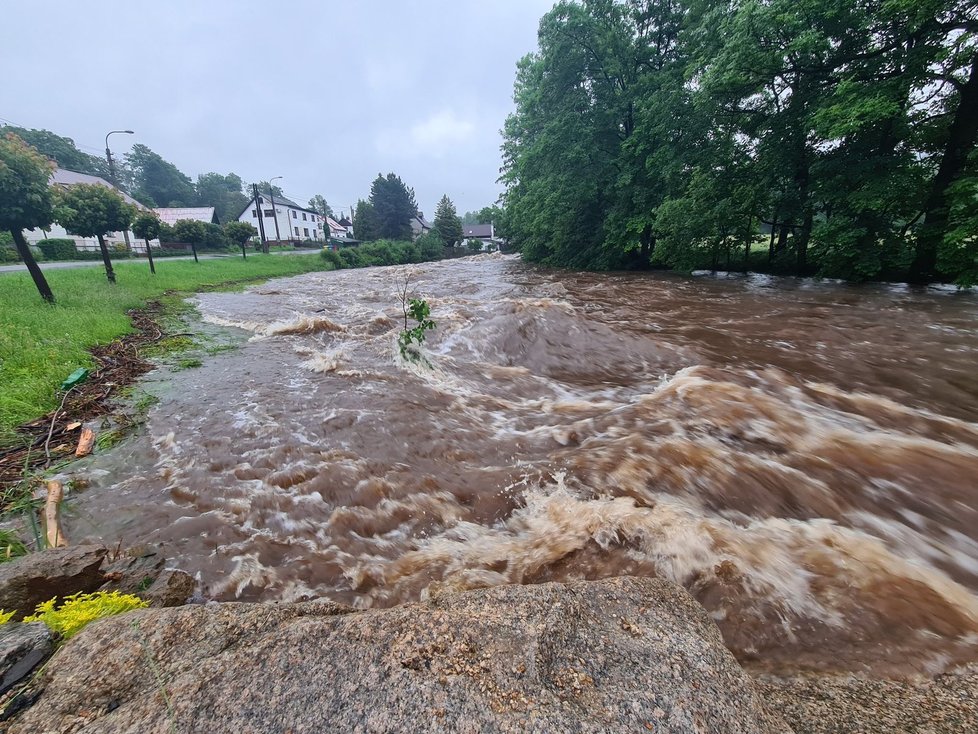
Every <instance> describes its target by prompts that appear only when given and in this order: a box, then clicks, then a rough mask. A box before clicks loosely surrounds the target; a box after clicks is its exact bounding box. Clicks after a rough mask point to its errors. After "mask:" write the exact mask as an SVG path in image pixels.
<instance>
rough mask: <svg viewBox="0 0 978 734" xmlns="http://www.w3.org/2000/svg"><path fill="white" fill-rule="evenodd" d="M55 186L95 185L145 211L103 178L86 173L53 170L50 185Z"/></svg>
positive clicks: (60, 169) (136, 202)
mask: <svg viewBox="0 0 978 734" xmlns="http://www.w3.org/2000/svg"><path fill="white" fill-rule="evenodd" d="M55 184H57V185H59V186H74V185H76V184H88V185H91V184H96V185H97V186H105V187H106V188H108V189H112V190H113V191H115V192H116V193H117V194H120V195H121V196H122V198H123V199H125V200H126V202H127V203H129V204H132V205H133V206H136V207H138V208H139V209H142V210H144V211H145V210H146V207H145V206H143V205H142V204H140V203H139V202H138V201H136V200H135V199H134V198H132V197H131V196H129V194H127V193H126V192H125V191H123V190H122V189H120V188H118V187H117V186H113V185H112V184H110V183H109V182H108V181H106V180H105V179H104V178H99V177H98V176H92V175H90V174H87V173H79V172H78V171H69V170H68V169H67V168H55V169H54V172H53V173H52V174H51V181H50V185H51V186H54V185H55Z"/></svg>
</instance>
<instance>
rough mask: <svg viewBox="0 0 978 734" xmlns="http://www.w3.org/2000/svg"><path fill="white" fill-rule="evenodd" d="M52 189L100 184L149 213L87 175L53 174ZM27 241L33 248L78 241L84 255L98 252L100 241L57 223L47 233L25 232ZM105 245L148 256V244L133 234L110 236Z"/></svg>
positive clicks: (152, 242)
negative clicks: (43, 244)
mask: <svg viewBox="0 0 978 734" xmlns="http://www.w3.org/2000/svg"><path fill="white" fill-rule="evenodd" d="M50 183H51V186H61V187H63V188H68V187H70V186H75V185H77V184H97V185H98V186H105V187H106V188H109V189H112V190H113V191H115V192H116V193H117V194H119V195H120V196H121V197H122V198H123V199H125V200H126V202H127V203H129V204H132V205H133V206H134V207H136V208H137V209H139V210H140V211H149V210H148V209H147V208H146V207H145V206H143V205H142V204H140V203H139V202H138V201H136V200H135V199H133V198H132V197H131V196H129V194H127V193H126V192H125V191H122V190H121V189H119V188H117V187H116V186H113V185H112V184H111V183H109V182H108V181H106V180H105V179H104V178H99V177H98V176H91V175H89V174H87V173H79V172H78V171H69V170H67V169H65V168H56V169H55V170H54V172H53V173H52V174H51V182H50ZM127 235H128V238H129V239H128V243H127V241H126V236H127ZM24 239H26V240H27V242H28V244H30V245H37V243H38V242H43V241H44V240H53V239H66V240H74V241H75V247H76V248H77V249H78V250H81V251H83V252H95V251H98V240H97V239H96V238H94V237H79V236H78V235H74V234H70V233H69V232H68V231H67V230H65V228H64V227H62V226H61V225H60V224H58V223H57V222H55V223H54V224H52V225H51V226H50V227H48V228H47V229H28V230H25V231H24ZM105 244H106V246H107V247H108V248H109V250H114V249H124V248H126V247H127V246H128V247H129V248H131V249H132V250H134V251H135V252H142V253H145V252H146V243H145V242H143V240H141V239H139V238H138V237H136V235H134V234H133V233H132V230H129V232H109V233H108V234H107V235H106V236H105ZM150 245H152V246H153V247H159V245H160V243H159V240H150Z"/></svg>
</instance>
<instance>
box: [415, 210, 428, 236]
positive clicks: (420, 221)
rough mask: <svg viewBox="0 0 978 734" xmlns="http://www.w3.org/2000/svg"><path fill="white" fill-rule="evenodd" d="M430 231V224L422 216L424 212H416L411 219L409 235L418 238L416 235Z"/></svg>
mask: <svg viewBox="0 0 978 734" xmlns="http://www.w3.org/2000/svg"><path fill="white" fill-rule="evenodd" d="M430 231H431V224H429V223H428V220H427V219H425V218H424V214H418V215H416V216H415V217H413V218H412V219H411V235H412V237H413V238H414V239H418V237H420V236H421V235H423V234H428V232H430Z"/></svg>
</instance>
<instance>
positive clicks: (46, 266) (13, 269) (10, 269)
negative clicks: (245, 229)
mask: <svg viewBox="0 0 978 734" xmlns="http://www.w3.org/2000/svg"><path fill="white" fill-rule="evenodd" d="M250 254H255V255H257V254H258V253H250ZM269 254H270V255H318V254H319V250H280V251H278V252H271V253H269ZM197 257H198V259H199V260H219V259H221V258H225V257H241V256H240V255H198V256H197ZM140 259H142V260H143V261H145V259H146V258H145V257H143V258H133V259H132V260H130V259H125V260H119V261H117V262H119V263H125V262H137V261H138V260H140ZM193 259H194V256H193V255H186V256H184V255H180V256H179V257H160V258H157V260H156V262H158V263H166V262H170V261H172V260H193ZM40 265H41V269H42V270H63V269H65V268H100V267H102V261H101V260H72V261H70V262H54V263H45V262H42V263H41V264H40ZM26 270H27V266H26V265H24V264H23V263H14V264H13V265H0V273H20V272H24V271H26Z"/></svg>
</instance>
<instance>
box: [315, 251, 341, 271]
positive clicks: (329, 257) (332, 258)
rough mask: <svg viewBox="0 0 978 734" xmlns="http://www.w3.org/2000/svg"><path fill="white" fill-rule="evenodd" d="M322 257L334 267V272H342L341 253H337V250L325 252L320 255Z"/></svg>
mask: <svg viewBox="0 0 978 734" xmlns="http://www.w3.org/2000/svg"><path fill="white" fill-rule="evenodd" d="M320 257H322V258H323V260H325V261H326V262H328V263H329V264H330V265H332V266H333V270H341V269H342V268H343V258H341V257H340V253H338V252H336V250H323V251H322V252H321V253H320Z"/></svg>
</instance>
